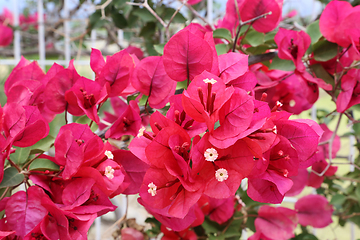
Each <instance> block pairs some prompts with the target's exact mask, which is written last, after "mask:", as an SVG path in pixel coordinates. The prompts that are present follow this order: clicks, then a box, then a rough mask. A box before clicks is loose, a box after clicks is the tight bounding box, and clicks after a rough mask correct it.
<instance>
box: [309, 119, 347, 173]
mask: <svg viewBox="0 0 360 240" xmlns="http://www.w3.org/2000/svg"><path fill="white" fill-rule="evenodd" d="M342 115H343V114H342V113H341V114H340V116H339V119H338V122H337V124H336V128H335V130H334V132H333V134H332V135H331V138H330V139H329V151H328V155H329V163H328V165H327V166H326V167H325V169H324V170H323V171H322V172H321V173H318V172H316V171H314V170H312V172H313V173H315V174H316V175H318V176H319V177H321V176H323V175H324V174H325V172H326V171H327V170H328V169H329V168H330V166H331V164H332V145H333V142H334V140H335V137H336V133H337V131H338V129H339V126H340V122H341V117H342Z"/></svg>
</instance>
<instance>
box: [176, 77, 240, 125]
mask: <svg viewBox="0 0 360 240" xmlns="http://www.w3.org/2000/svg"><path fill="white" fill-rule="evenodd" d="M233 91H234V89H233V88H232V87H230V88H226V86H225V84H224V82H223V80H222V79H221V78H218V77H217V76H215V75H213V74H211V73H209V72H206V71H204V72H203V73H201V74H200V75H197V76H196V77H195V78H194V80H193V81H192V82H191V84H190V85H189V87H188V88H187V90H185V91H184V92H183V95H182V103H183V107H184V110H185V112H186V114H187V115H189V116H190V117H192V118H193V119H194V120H195V121H197V122H205V123H206V125H207V127H208V129H209V131H210V132H212V131H213V130H214V124H215V122H217V121H218V120H219V110H220V108H221V107H222V106H223V105H224V104H225V102H226V101H227V100H228V99H229V98H230V97H231V95H232V93H233Z"/></svg>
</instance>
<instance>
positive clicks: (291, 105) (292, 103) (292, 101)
mask: <svg viewBox="0 0 360 240" xmlns="http://www.w3.org/2000/svg"><path fill="white" fill-rule="evenodd" d="M295 105H296V102H295V100H294V99H292V100H290V102H289V106H290V107H294V106H295Z"/></svg>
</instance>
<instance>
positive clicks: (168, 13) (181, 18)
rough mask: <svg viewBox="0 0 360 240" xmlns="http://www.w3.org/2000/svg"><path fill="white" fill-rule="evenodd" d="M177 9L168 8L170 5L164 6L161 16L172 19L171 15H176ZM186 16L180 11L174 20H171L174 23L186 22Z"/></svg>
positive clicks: (164, 18)
mask: <svg viewBox="0 0 360 240" xmlns="http://www.w3.org/2000/svg"><path fill="white" fill-rule="evenodd" d="M175 11H176V10H175V9H173V8H168V7H165V8H164V12H163V13H161V14H160V15H161V18H162V19H163V20H168V21H170V19H171V17H172V16H173V15H174V13H175ZM186 20H187V19H186V18H185V17H184V16H183V15H182V14H181V13H180V12H178V13H177V14H176V15H175V17H174V18H173V20H172V21H171V22H172V23H185V22H186Z"/></svg>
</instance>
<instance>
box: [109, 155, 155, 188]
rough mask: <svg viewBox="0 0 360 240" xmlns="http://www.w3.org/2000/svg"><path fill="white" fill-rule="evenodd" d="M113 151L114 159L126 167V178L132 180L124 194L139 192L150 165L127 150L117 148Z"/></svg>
mask: <svg viewBox="0 0 360 240" xmlns="http://www.w3.org/2000/svg"><path fill="white" fill-rule="evenodd" d="M112 153H113V154H114V161H115V162H117V163H118V164H119V165H121V166H122V167H123V168H124V169H125V172H126V176H125V180H126V181H128V182H130V184H129V186H128V187H127V188H126V189H125V190H124V192H123V194H137V193H138V192H139V189H140V186H141V184H142V182H143V179H144V176H145V173H146V171H147V169H148V168H149V165H147V164H146V163H144V162H143V161H141V160H140V159H139V158H137V157H136V156H135V155H134V154H133V153H131V152H130V151H127V150H115V151H113V152H112ZM127 178H129V179H127Z"/></svg>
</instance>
